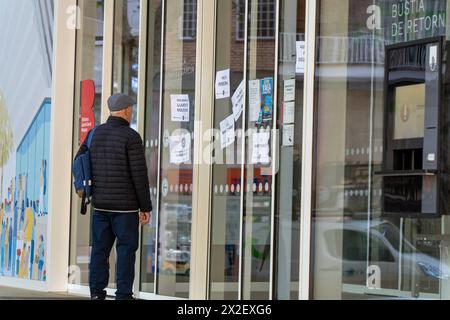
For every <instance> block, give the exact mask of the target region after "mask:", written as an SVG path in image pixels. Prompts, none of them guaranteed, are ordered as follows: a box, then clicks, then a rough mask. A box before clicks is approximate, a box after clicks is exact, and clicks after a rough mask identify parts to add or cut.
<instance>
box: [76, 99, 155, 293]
mask: <svg viewBox="0 0 450 320" xmlns="http://www.w3.org/2000/svg"><path fill="white" fill-rule="evenodd" d="M135 104H136V101H135V100H134V99H132V98H131V97H129V96H127V95H124V94H116V95H113V96H111V97H110V98H109V99H108V107H109V110H110V112H111V115H110V117H109V118H108V121H107V122H106V123H105V124H103V125H101V126H99V127H98V128H97V129H96V131H95V132H94V136H93V138H92V144H91V150H90V157H91V168H92V181H93V196H92V204H93V208H94V214H93V221H92V237H93V244H92V245H93V247H92V252H91V263H90V265H89V272H90V275H89V287H90V291H91V299H92V300H104V299H105V298H106V291H105V288H106V287H107V286H108V281H109V256H110V253H111V249H112V247H113V244H114V241H116V239H117V244H116V251H117V275H116V281H117V291H116V299H118V300H131V299H133V282H134V267H135V260H136V251H137V249H138V246H139V223H141V224H142V225H145V224H148V223H149V221H150V219H151V211H152V203H151V200H150V189H149V182H148V169H147V164H146V162H145V155H144V147H143V143H142V139H141V137H140V136H139V134H138V133H137V132H136V131H134V130H133V129H131V128H130V123H131V119H132V116H133V106H134V105H135ZM86 148H87V146H86V142H85V143H83V145H82V146H81V148H80V151H79V152H78V154H80V153H82V152H84V151H85V150H86Z"/></svg>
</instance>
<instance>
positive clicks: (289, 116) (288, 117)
mask: <svg viewBox="0 0 450 320" xmlns="http://www.w3.org/2000/svg"><path fill="white" fill-rule="evenodd" d="M294 122H295V102H294V101H290V102H285V103H284V106H283V124H289V123H294Z"/></svg>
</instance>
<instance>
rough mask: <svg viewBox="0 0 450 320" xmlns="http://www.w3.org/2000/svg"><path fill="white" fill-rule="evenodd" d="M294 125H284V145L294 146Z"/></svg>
mask: <svg viewBox="0 0 450 320" xmlns="http://www.w3.org/2000/svg"><path fill="white" fill-rule="evenodd" d="M294 132H295V131H294V125H293V124H288V125H285V126H283V146H284V147H292V146H293V145H294Z"/></svg>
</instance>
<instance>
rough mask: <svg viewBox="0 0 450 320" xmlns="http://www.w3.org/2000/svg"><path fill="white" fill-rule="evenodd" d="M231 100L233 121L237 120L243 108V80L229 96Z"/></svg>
mask: <svg viewBox="0 0 450 320" xmlns="http://www.w3.org/2000/svg"><path fill="white" fill-rule="evenodd" d="M231 102H232V104H233V115H234V121H238V120H239V117H240V116H241V114H242V110H243V109H244V81H242V82H241V84H240V85H239V87H238V88H237V89H236V92H235V93H234V94H233V96H232V97H231Z"/></svg>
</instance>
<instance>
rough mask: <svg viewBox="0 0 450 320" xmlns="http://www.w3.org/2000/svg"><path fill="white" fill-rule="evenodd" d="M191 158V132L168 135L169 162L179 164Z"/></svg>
mask: <svg viewBox="0 0 450 320" xmlns="http://www.w3.org/2000/svg"><path fill="white" fill-rule="evenodd" d="M190 160H191V134H190V133H186V134H181V135H176V136H171V137H170V163H173V164H181V163H187V162H189V161H190Z"/></svg>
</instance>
